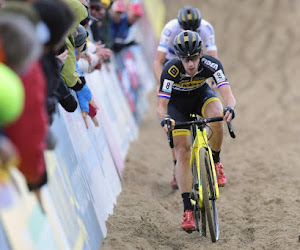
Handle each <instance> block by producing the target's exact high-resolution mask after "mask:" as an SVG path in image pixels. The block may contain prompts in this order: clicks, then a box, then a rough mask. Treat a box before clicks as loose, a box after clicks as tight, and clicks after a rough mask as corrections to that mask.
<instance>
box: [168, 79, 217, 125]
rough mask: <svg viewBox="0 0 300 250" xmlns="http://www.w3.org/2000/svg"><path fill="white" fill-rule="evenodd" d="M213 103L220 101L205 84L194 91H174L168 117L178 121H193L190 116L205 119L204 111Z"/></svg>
mask: <svg viewBox="0 0 300 250" xmlns="http://www.w3.org/2000/svg"><path fill="white" fill-rule="evenodd" d="M211 101H220V100H219V98H218V97H217V95H216V94H215V92H214V91H212V89H211V88H210V87H209V86H208V84H207V83H204V84H203V86H201V87H200V88H198V89H196V90H193V91H189V92H186V91H173V92H172V94H171V98H170V101H169V104H168V115H170V116H171V118H173V119H174V120H175V122H176V121H180V122H185V121H191V120H193V118H191V117H190V114H197V115H200V116H202V117H204V109H205V107H206V105H207V104H208V103H210V102H211Z"/></svg>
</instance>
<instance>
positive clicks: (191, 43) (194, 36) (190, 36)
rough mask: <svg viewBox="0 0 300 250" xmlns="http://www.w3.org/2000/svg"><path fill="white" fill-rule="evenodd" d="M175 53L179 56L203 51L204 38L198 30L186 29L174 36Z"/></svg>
mask: <svg viewBox="0 0 300 250" xmlns="http://www.w3.org/2000/svg"><path fill="white" fill-rule="evenodd" d="M173 44H174V49H175V53H176V55H177V56H179V57H184V56H190V55H194V54H196V53H200V52H201V48H202V40H201V37H200V35H199V34H198V33H197V32H194V31H190V30H184V31H182V32H181V33H180V34H178V35H177V36H176V37H175V38H174V43H173Z"/></svg>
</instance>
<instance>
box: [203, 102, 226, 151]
mask: <svg viewBox="0 0 300 250" xmlns="http://www.w3.org/2000/svg"><path fill="white" fill-rule="evenodd" d="M222 112H223V111H222V104H221V103H220V102H219V101H212V102H210V103H208V104H207V105H206V106H205V109H204V116H205V118H210V117H216V116H223V113H222ZM210 127H211V129H212V135H211V138H210V139H209V142H210V146H211V149H212V150H213V151H215V152H220V151H221V146H222V141H223V123H222V122H212V123H210Z"/></svg>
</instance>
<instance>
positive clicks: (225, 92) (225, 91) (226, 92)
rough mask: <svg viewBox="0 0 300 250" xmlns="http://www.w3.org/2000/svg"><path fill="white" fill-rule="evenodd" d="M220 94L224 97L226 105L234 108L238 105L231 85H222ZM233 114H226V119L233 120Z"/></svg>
mask: <svg viewBox="0 0 300 250" xmlns="http://www.w3.org/2000/svg"><path fill="white" fill-rule="evenodd" d="M219 91H220V94H221V96H222V98H223V101H224V107H228V106H229V107H231V108H232V109H234V108H235V105H236V100H235V98H234V96H233V94H232V91H231V88H230V86H229V85H224V86H221V87H220V88H219ZM231 118H232V117H231V115H230V116H229V114H227V115H225V117H224V119H226V120H227V121H230V120H231Z"/></svg>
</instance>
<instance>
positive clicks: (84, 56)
mask: <svg viewBox="0 0 300 250" xmlns="http://www.w3.org/2000/svg"><path fill="white" fill-rule="evenodd" d="M80 55H81V56H80V57H81V58H83V59H85V60H87V61H88V63H89V64H91V62H92V58H91V56H90V55H89V53H87V52H82V53H80Z"/></svg>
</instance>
